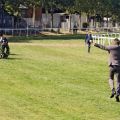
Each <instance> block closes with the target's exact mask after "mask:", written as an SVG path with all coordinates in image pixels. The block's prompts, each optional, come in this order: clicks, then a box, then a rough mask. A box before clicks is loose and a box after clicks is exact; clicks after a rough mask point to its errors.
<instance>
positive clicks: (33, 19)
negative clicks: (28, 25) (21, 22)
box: [32, 5, 35, 27]
mask: <svg viewBox="0 0 120 120" xmlns="http://www.w3.org/2000/svg"><path fill="white" fill-rule="evenodd" d="M32 23H33V27H35V5H34V6H33V16H32Z"/></svg>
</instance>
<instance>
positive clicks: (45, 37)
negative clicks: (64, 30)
mask: <svg viewBox="0 0 120 120" xmlns="http://www.w3.org/2000/svg"><path fill="white" fill-rule="evenodd" d="M84 38H85V35H84V34H75V35H73V34H70V35H42V34H41V35H39V36H28V37H27V36H14V37H11V38H9V42H30V41H31V40H73V39H75V40H80V39H84Z"/></svg>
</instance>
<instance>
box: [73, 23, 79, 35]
mask: <svg viewBox="0 0 120 120" xmlns="http://www.w3.org/2000/svg"><path fill="white" fill-rule="evenodd" d="M77 30H78V27H77V25H76V24H75V25H74V26H73V33H74V34H77Z"/></svg>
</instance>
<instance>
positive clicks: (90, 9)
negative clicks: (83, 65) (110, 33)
mask: <svg viewBox="0 0 120 120" xmlns="http://www.w3.org/2000/svg"><path fill="white" fill-rule="evenodd" d="M0 4H1V5H2V6H3V7H4V8H5V9H6V10H7V11H8V12H9V13H11V14H13V15H16V16H19V15H20V8H19V6H20V5H24V6H27V7H33V11H34V10H35V7H37V6H40V7H43V8H45V10H46V12H47V11H48V10H51V12H53V10H54V9H55V8H60V9H62V10H64V11H65V12H66V11H67V12H68V13H69V14H72V13H78V14H79V15H80V16H81V14H82V13H85V14H86V15H87V18H88V22H89V18H90V17H91V16H93V19H94V20H95V21H99V22H102V18H103V17H106V18H109V17H111V18H112V20H113V22H119V21H120V14H119V13H120V0H1V1H0ZM33 17H34V12H33Z"/></svg>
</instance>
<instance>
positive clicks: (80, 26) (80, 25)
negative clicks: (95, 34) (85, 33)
mask: <svg viewBox="0 0 120 120" xmlns="http://www.w3.org/2000/svg"><path fill="white" fill-rule="evenodd" d="M81 21H82V20H81V12H80V14H79V29H81V28H82V24H81Z"/></svg>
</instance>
